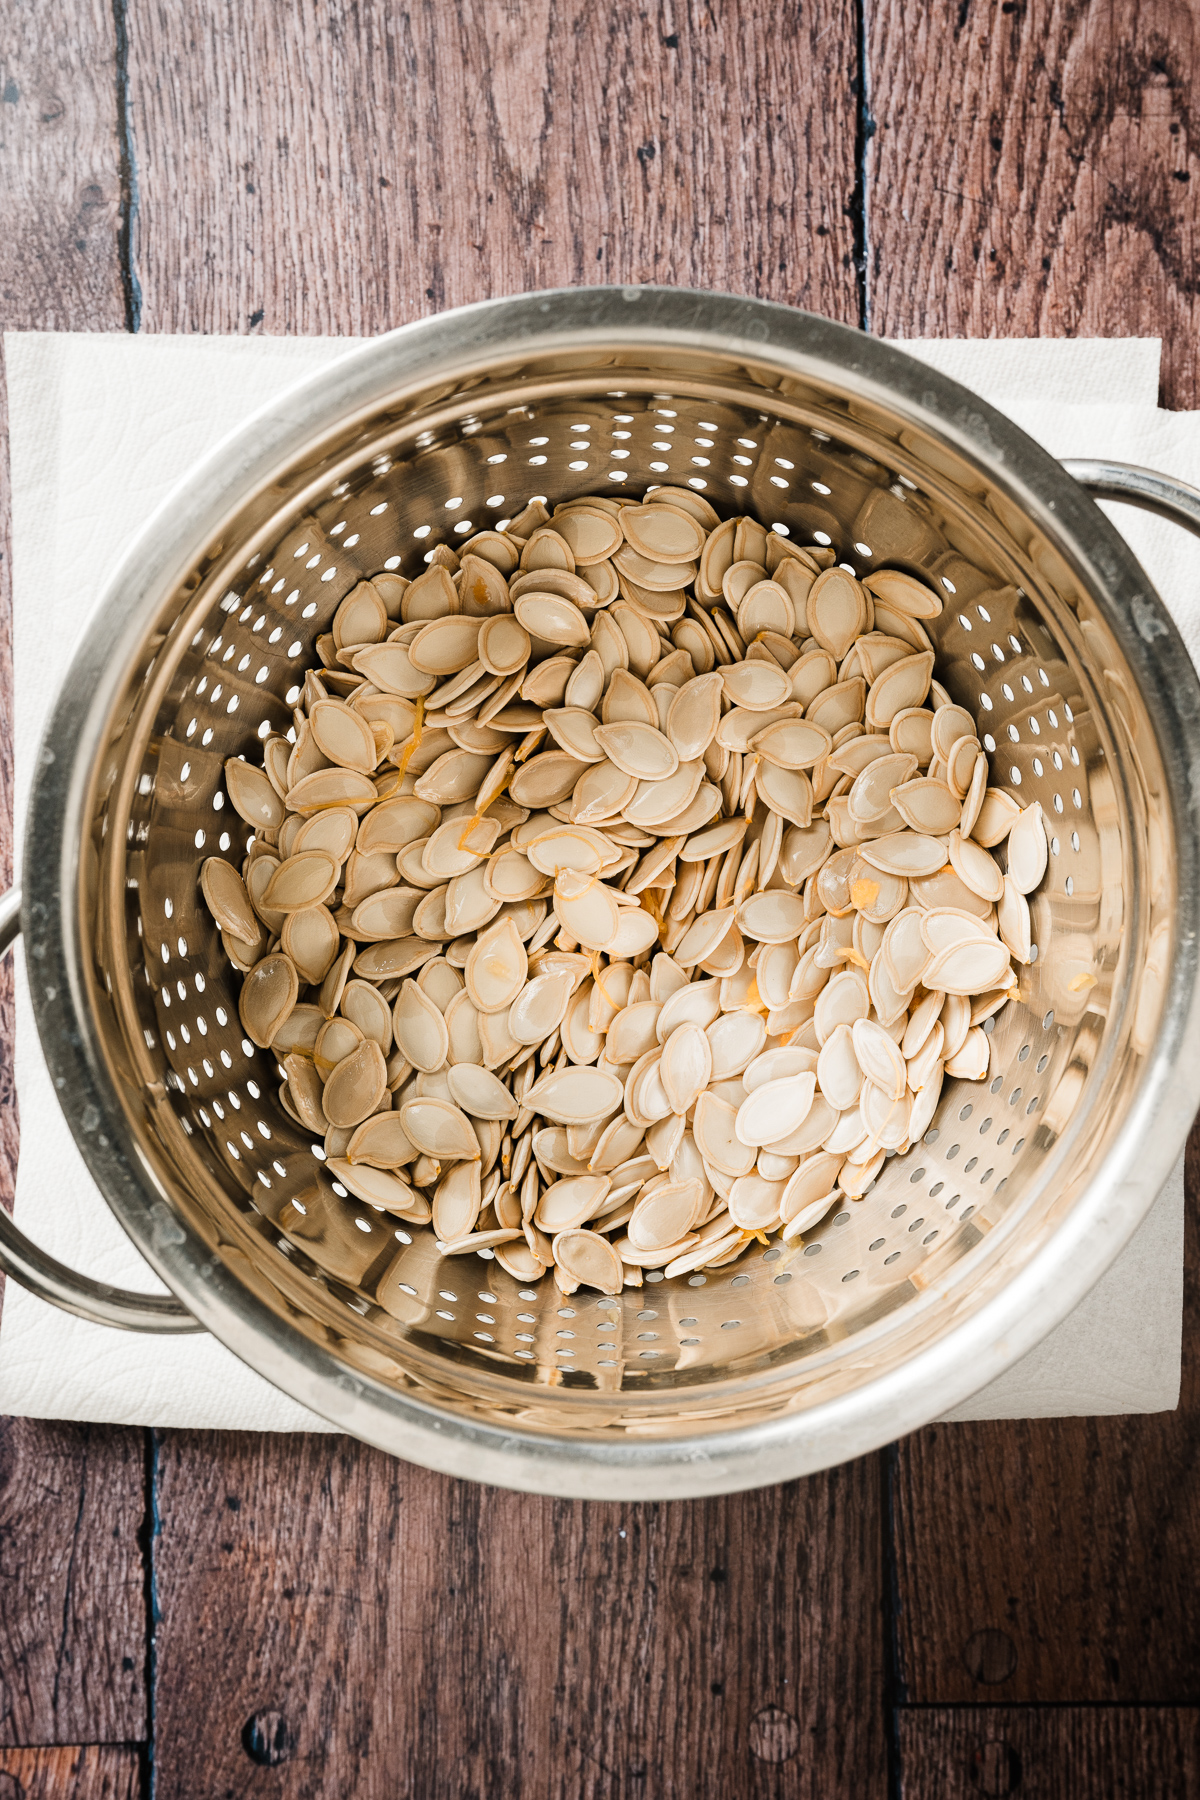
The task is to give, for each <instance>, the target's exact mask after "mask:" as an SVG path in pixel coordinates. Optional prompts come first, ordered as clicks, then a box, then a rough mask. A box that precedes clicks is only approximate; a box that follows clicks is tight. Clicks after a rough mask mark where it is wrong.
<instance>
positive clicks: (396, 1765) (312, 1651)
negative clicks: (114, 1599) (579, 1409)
mask: <svg viewBox="0 0 1200 1800" xmlns="http://www.w3.org/2000/svg"><path fill="white" fill-rule="evenodd" d="M161 1458H162V1460H161V1475H160V1489H159V1494H160V1511H161V1516H162V1519H163V1530H162V1535H161V1537H160V1538H159V1540H158V1553H157V1562H156V1578H157V1586H158V1592H159V1596H160V1602H161V1606H162V1622H161V1625H160V1627H159V1631H158V1639H157V1645H158V1685H157V1727H158V1743H157V1751H156V1770H157V1777H156V1779H157V1793H158V1795H159V1800H209V1797H211V1800H218V1796H224V1795H225V1794H226V1793H229V1792H235V1791H236V1792H241V1791H242V1789H243V1784H245V1785H247V1786H248V1778H249V1777H250V1775H251V1772H252V1766H253V1764H254V1763H256V1762H257V1763H259V1764H260V1765H262V1764H266V1765H273V1764H283V1763H286V1764H287V1765H288V1768H287V1771H286V1774H282V1775H281V1776H280V1777H279V1778H278V1779H279V1780H280V1781H281V1782H282V1783H283V1785H282V1786H279V1787H269V1788H268V1787H265V1786H264V1787H263V1792H272V1793H284V1792H286V1793H287V1795H288V1797H289V1800H309V1797H310V1796H311V1797H312V1800H317V1797H318V1796H320V1797H322V1800H323V1797H324V1796H325V1795H328V1794H330V1793H337V1794H338V1795H339V1796H342V1797H344V1800H385V1797H387V1800H391V1797H392V1796H393V1795H395V1794H396V1793H398V1792H405V1793H413V1794H420V1795H421V1796H422V1800H442V1797H443V1796H445V1797H446V1800H450V1797H453V1800H460V1797H461V1796H462V1795H464V1794H479V1795H483V1794H495V1795H502V1794H503V1795H507V1794H516V1793H518V1792H520V1793H522V1794H525V1793H528V1794H530V1795H535V1794H536V1795H538V1796H546V1797H547V1800H567V1797H568V1796H569V1797H570V1800H601V1796H603V1797H604V1800H615V1797H617V1796H626V1795H629V1796H633V1795H639V1796H640V1795H647V1794H662V1795H667V1794H681V1795H683V1794H700V1793H703V1794H704V1795H705V1800H726V1797H728V1800H735V1797H737V1800H743V1797H745V1800H757V1797H761V1800H792V1797H793V1796H796V1797H797V1800H801V1797H802V1800H820V1797H822V1796H827V1795H829V1794H834V1793H836V1794H854V1795H856V1796H862V1797H863V1800H876V1797H878V1800H882V1795H883V1793H884V1791H885V1780H884V1768H883V1763H884V1754H883V1723H882V1705H881V1695H882V1667H881V1632H880V1631H879V1629H878V1628H877V1626H876V1613H877V1602H876V1596H877V1595H878V1594H879V1593H880V1591H881V1571H880V1550H881V1539H882V1534H881V1531H880V1529H879V1508H878V1469H877V1464H876V1463H875V1462H874V1461H873V1460H872V1461H865V1462H860V1463H857V1464H853V1465H851V1466H850V1467H849V1468H846V1469H841V1470H835V1471H833V1472H832V1473H831V1474H829V1475H827V1476H820V1477H817V1478H814V1479H813V1480H811V1481H807V1482H803V1483H793V1484H791V1485H789V1486H787V1487H783V1488H776V1489H773V1490H769V1491H767V1492H765V1493H761V1494H748V1495H742V1496H739V1497H736V1498H733V1499H729V1500H714V1501H706V1502H698V1503H683V1504H675V1505H663V1506H600V1505H585V1504H582V1503H571V1502H558V1501H550V1500H540V1499H536V1498H529V1497H525V1496H520V1495H515V1494H509V1493H504V1492H502V1491H500V1490H498V1489H494V1488H483V1487H478V1486H475V1485H473V1484H469V1483H462V1482H454V1481H450V1480H447V1479H445V1478H443V1477H441V1476H435V1475H431V1474H428V1473H427V1472H425V1471H423V1470H420V1469H416V1468H412V1467H408V1466H406V1465H404V1464H402V1463H397V1462H394V1461H392V1460H390V1459H389V1458H387V1457H385V1456H383V1455H380V1454H379V1453H377V1452H375V1451H371V1450H367V1449H365V1448H363V1447H362V1446H361V1445H357V1444H355V1443H352V1442H350V1441H348V1440H333V1441H330V1440H328V1439H323V1438H315V1437H313V1438H301V1437H297V1438H291V1439H286V1440H283V1441H282V1442H279V1441H275V1442H267V1441H263V1440H255V1439H253V1438H249V1437H226V1436H223V1435H221V1434H218V1433H188V1432H171V1433H166V1434H164V1439H163V1445H162V1452H161ZM197 1743H203V1744H204V1745H205V1746H206V1754H205V1757H204V1759H203V1761H202V1763H200V1764H198V1763H197V1759H196V1756H195V1746H196V1744H197ZM258 1779H259V1780H264V1779H265V1777H264V1776H262V1775H261V1774H260V1776H259V1777H258ZM256 1791H257V1789H256Z"/></svg>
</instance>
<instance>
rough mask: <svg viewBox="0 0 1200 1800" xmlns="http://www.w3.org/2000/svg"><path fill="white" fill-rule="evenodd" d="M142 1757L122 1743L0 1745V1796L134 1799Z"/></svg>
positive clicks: (18, 1799)
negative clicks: (38, 1746)
mask: <svg viewBox="0 0 1200 1800" xmlns="http://www.w3.org/2000/svg"><path fill="white" fill-rule="evenodd" d="M140 1793H141V1759H140V1757H139V1755H138V1752H137V1750H135V1749H132V1748H129V1747H127V1746H125V1745H115V1744H84V1745H74V1746H72V1747H63V1748H54V1749H40V1750H0V1800H138V1796H139V1795H140Z"/></svg>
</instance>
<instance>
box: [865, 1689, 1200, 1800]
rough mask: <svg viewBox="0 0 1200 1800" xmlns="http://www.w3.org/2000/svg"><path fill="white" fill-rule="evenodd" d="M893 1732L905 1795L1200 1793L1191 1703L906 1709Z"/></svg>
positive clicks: (1179, 1796)
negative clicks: (896, 1735)
mask: <svg viewBox="0 0 1200 1800" xmlns="http://www.w3.org/2000/svg"><path fill="white" fill-rule="evenodd" d="M899 1735H900V1754H901V1760H902V1764H903V1769H904V1800H979V1797H980V1796H981V1795H984V1796H987V1795H996V1796H1002V1795H1008V1794H1012V1795H1019V1796H1021V1800H1083V1797H1084V1796H1086V1800H1144V1797H1145V1796H1148V1795H1151V1794H1161V1795H1168V1794H1169V1795H1170V1797H1171V1800H1196V1796H1197V1795H1200V1712H1198V1711H1197V1710H1196V1709H1195V1708H1194V1707H1189V1708H1182V1707H1181V1708H1174V1707H1145V1706H1136V1707H1135V1706H1129V1707H1125V1706H1122V1707H1108V1706H1100V1707H1082V1706H1063V1707H1015V1706H1014V1707H1009V1706H1005V1707H1000V1706H997V1707H984V1706H970V1707H955V1708H945V1709H940V1708H930V1709H928V1710H926V1709H925V1708H913V1709H911V1710H906V1711H903V1712H902V1713H901V1714H900V1720H899Z"/></svg>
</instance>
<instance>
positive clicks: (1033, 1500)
mask: <svg viewBox="0 0 1200 1800" xmlns="http://www.w3.org/2000/svg"><path fill="white" fill-rule="evenodd" d="M1187 1191H1188V1202H1189V1203H1188V1225H1187V1239H1186V1257H1185V1288H1184V1322H1183V1389H1182V1394H1181V1397H1180V1404H1179V1410H1178V1411H1177V1412H1175V1413H1160V1414H1154V1415H1151V1416H1149V1417H1141V1418H1138V1417H1131V1418H1108V1419H1038V1420H1026V1421H1021V1422H1012V1423H1008V1422H1005V1423H998V1422H997V1423H993V1422H990V1421H988V1422H981V1423H978V1424H971V1425H943V1426H933V1427H930V1428H929V1429H928V1430H926V1431H922V1432H917V1433H916V1434H915V1436H913V1437H911V1438H908V1439H906V1440H905V1442H904V1443H902V1444H901V1445H900V1447H899V1450H898V1452H897V1455H896V1481H895V1521H896V1553H897V1567H898V1576H899V1594H900V1602H901V1604H900V1612H899V1618H898V1621H897V1631H898V1639H899V1647H900V1663H901V1676H902V1679H903V1681H904V1683H905V1685H906V1689H907V1697H908V1699H909V1700H911V1701H920V1702H929V1703H935V1704H947V1703H953V1702H972V1701H974V1702H976V1703H978V1702H979V1701H981V1700H984V1699H993V1698H994V1699H996V1700H1003V1701H1005V1702H1009V1701H1012V1702H1016V1701H1030V1700H1036V1701H1039V1702H1043V1703H1045V1702H1049V1701H1059V1702H1069V1701H1093V1702H1105V1701H1107V1702H1116V1701H1125V1702H1132V1701H1143V1702H1147V1703H1148V1702H1159V1703H1166V1704H1177V1705H1180V1704H1186V1703H1187V1702H1189V1701H1190V1700H1192V1699H1194V1697H1195V1695H1196V1692H1197V1689H1198V1686H1200V1618H1197V1614H1196V1608H1195V1606H1194V1605H1193V1604H1192V1594H1191V1580H1190V1571H1192V1570H1194V1569H1195V1568H1196V1566H1197V1562H1198V1561H1200V1503H1198V1498H1197V1496H1198V1493H1200V1489H1198V1488H1197V1483H1196V1474H1197V1470H1198V1467H1200V1357H1198V1355H1197V1337H1198V1333H1200V1254H1198V1252H1200V1238H1198V1233H1197V1200H1198V1198H1200V1129H1197V1130H1193V1132H1192V1136H1191V1139H1190V1140H1189V1144H1188V1158H1187Z"/></svg>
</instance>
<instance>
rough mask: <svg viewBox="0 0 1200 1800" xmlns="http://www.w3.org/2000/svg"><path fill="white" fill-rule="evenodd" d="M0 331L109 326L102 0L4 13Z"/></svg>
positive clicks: (108, 18)
mask: <svg viewBox="0 0 1200 1800" xmlns="http://www.w3.org/2000/svg"><path fill="white" fill-rule="evenodd" d="M0 188H2V191H3V195H4V199H3V216H4V225H3V229H0V330H2V331H35V330H36V331H71V330H100V331H120V330H121V329H122V327H123V325H124V323H125V301H124V293H123V287H122V279H121V266H120V258H119V255H118V244H117V240H118V233H119V227H120V203H121V180H120V154H119V147H118V131H117V90H116V28H115V25H114V21H113V15H112V11H111V9H110V8H109V7H108V6H107V5H106V4H105V3H104V0H74V3H73V5H72V8H71V25H70V29H69V30H64V29H63V28H62V22H61V20H60V19H59V18H57V17H56V16H55V11H54V9H53V8H45V7H40V6H21V7H16V8H10V9H9V11H8V13H7V14H6V17H5V30H4V33H3V40H2V41H0ZM2 362H3V357H2V351H0V884H3V887H5V888H7V887H8V886H9V884H10V883H11V881H12V875H13V856H12V817H13V811H12V726H11V721H12V709H11V704H10V699H9V696H10V695H11V693H12V539H11V509H10V503H9V487H8V412H7V405H6V395H5V386H4V372H3V367H2ZM12 1044H13V990H12V970H11V965H10V963H9V961H8V959H7V958H4V959H3V961H2V962H0V1202H3V1203H6V1204H8V1205H9V1206H11V1204H12V1195H13V1185H14V1182H15V1180H16V1168H17V1143H18V1123H17V1108H16V1094H15V1091H14V1087H13V1073H12Z"/></svg>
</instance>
